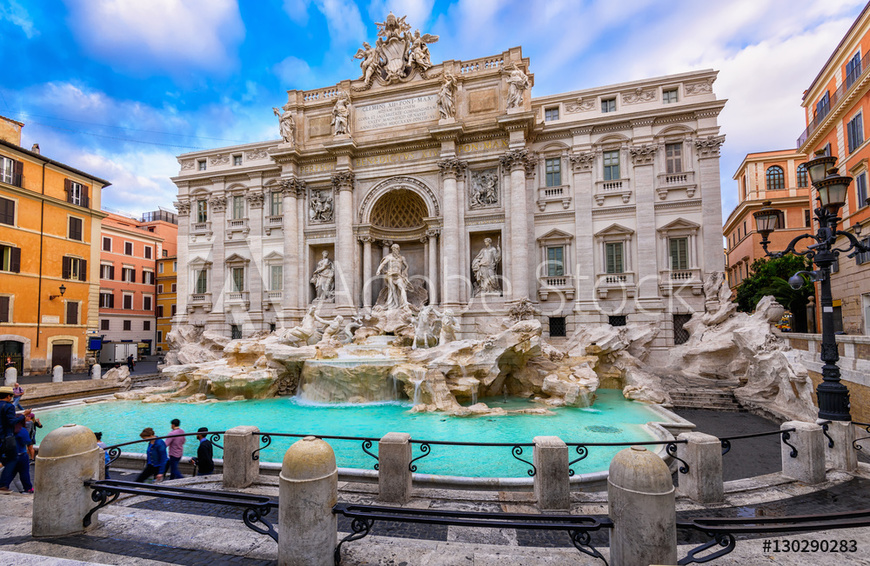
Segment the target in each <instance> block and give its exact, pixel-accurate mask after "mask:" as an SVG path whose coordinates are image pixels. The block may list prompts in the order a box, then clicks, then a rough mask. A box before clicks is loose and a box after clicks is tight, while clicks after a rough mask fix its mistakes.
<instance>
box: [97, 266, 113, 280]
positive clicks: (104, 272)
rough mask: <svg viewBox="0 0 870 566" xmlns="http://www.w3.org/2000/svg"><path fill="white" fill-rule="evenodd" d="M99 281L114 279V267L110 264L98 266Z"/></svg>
mask: <svg viewBox="0 0 870 566" xmlns="http://www.w3.org/2000/svg"><path fill="white" fill-rule="evenodd" d="M100 279H108V280H110V281H111V280H114V279H115V266H114V265H112V264H110V263H101V264H100Z"/></svg>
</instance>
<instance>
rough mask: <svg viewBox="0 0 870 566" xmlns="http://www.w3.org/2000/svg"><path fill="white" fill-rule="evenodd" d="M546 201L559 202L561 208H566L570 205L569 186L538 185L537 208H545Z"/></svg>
mask: <svg viewBox="0 0 870 566" xmlns="http://www.w3.org/2000/svg"><path fill="white" fill-rule="evenodd" d="M548 202H561V203H562V208H563V209H565V210H567V209H568V207H569V206H571V187H569V186H568V185H560V186H558V187H540V188H539V189H538V202H537V204H538V208H539V209H540V210H541V212H544V210H545V209H546V208H547V203H548Z"/></svg>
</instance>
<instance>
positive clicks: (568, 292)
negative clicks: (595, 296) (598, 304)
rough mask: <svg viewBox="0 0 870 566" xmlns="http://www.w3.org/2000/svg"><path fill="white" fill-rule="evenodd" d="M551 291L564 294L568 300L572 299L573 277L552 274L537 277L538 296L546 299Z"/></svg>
mask: <svg viewBox="0 0 870 566" xmlns="http://www.w3.org/2000/svg"><path fill="white" fill-rule="evenodd" d="M551 293H557V294H561V295H564V296H565V298H566V299H567V300H569V301H571V300H573V299H574V278H573V277H572V276H571V275H552V276H549V275H548V276H542V277H538V296H539V297H540V298H541V300H542V301H546V300H547V299H548V297H549V296H550V294H551Z"/></svg>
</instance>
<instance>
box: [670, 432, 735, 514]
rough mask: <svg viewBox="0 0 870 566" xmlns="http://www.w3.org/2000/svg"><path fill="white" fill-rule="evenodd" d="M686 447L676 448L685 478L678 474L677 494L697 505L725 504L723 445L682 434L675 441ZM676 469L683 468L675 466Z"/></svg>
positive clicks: (700, 435) (706, 436)
mask: <svg viewBox="0 0 870 566" xmlns="http://www.w3.org/2000/svg"><path fill="white" fill-rule="evenodd" d="M677 439H678V440H686V441H687V442H686V444H677V457H678V458H682V459H683V460H685V461H686V464H687V465H688V466H689V473H688V474H678V477H679V478H680V480H679V481H680V488H679V489H680V493H682V494H684V495H686V496H687V497H689V498H690V499H692V500H693V501H697V502H698V503H720V502H722V501H724V500H725V486H724V485H723V483H722V443H721V442H720V441H719V439H718V438H716V437H715V436H710V435H709V434H703V433H700V432H684V433H682V434H680V435H679V436H678V437H677ZM677 464H678V465H679V466H682V464H680V463H679V462H677Z"/></svg>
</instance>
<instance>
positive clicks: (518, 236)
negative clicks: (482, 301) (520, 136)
mask: <svg viewBox="0 0 870 566" xmlns="http://www.w3.org/2000/svg"><path fill="white" fill-rule="evenodd" d="M500 161H501V164H502V165H503V166H504V167H505V168H506V169H507V170H508V171H510V175H511V186H510V197H509V198H510V210H511V230H510V238H509V241H510V244H509V250H510V253H509V254H507V259H508V261H509V262H510V263H511V269H510V273H511V281H510V288H511V291H512V292H511V295H510V299H511V300H519V299H523V298H526V299H527V298H529V239H530V238H529V221H528V216H529V208H528V206H527V203H526V174H527V173H528V174H529V175H534V169H535V165H536V164H537V158H536V157H535V156H534V155H532V154H530V153H529V151H528V150H525V149H519V150H514V151H509V152H507V153H505V154H504V155H503V156H501V158H500Z"/></svg>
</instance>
